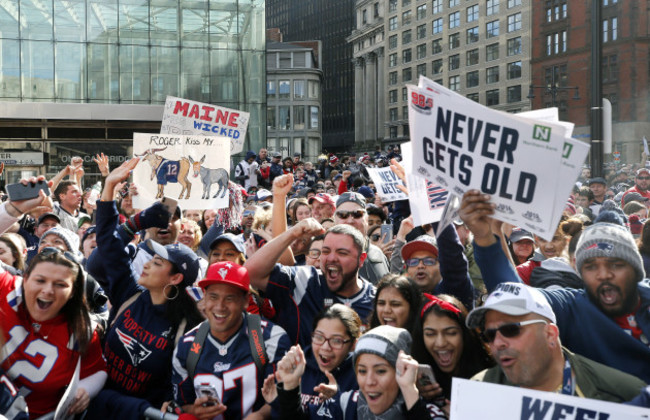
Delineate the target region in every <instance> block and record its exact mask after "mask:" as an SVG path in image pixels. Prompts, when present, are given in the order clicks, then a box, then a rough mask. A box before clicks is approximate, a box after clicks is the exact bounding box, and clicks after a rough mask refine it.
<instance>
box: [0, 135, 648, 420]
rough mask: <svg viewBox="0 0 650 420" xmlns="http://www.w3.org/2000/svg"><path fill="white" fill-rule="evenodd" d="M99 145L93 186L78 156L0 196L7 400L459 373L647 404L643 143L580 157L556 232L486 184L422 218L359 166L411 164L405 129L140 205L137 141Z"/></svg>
mask: <svg viewBox="0 0 650 420" xmlns="http://www.w3.org/2000/svg"><path fill="white" fill-rule="evenodd" d="M94 161H95V163H96V164H97V165H98V168H99V171H100V173H101V174H102V182H101V183H100V184H99V185H94V186H89V188H86V189H84V188H83V187H84V179H83V175H84V170H83V166H82V165H81V162H82V161H81V159H78V158H74V159H72V160H71V165H70V166H67V167H66V168H64V169H63V170H62V171H61V172H59V173H58V174H57V175H56V176H55V177H54V178H53V179H50V180H45V179H44V177H39V178H31V179H24V180H22V181H21V183H22V184H23V185H24V186H25V188H27V189H29V188H32V187H33V186H34V185H36V184H37V183H39V182H47V183H48V185H49V188H50V190H51V191H52V193H51V195H50V196H48V195H47V194H46V193H45V192H44V191H40V192H39V193H38V195H37V196H32V197H30V198H24V199H16V198H14V197H8V198H7V197H5V200H4V203H3V204H2V205H0V232H2V234H1V236H0V290H1V292H0V293H1V296H0V311H2V316H1V317H0V340H1V341H0V343H1V344H2V353H1V354H2V357H1V362H0V375H1V376H2V378H1V379H2V380H1V381H0V385H1V386H0V389H1V391H2V392H1V393H0V414H1V415H3V416H5V417H7V418H9V419H23V418H39V417H41V416H47V415H52V414H53V413H54V412H55V410H57V406H58V405H59V402H60V401H61V399H62V398H64V393H65V392H66V390H68V388H69V387H70V384H71V382H73V381H72V379H73V376H74V375H78V376H79V380H78V382H76V385H74V388H73V389H72V392H71V395H70V396H69V397H67V398H68V404H67V405H66V406H65V407H64V408H63V410H65V414H69V415H71V416H75V415H76V416H77V417H78V418H82V417H83V416H85V418H89V419H100V418H101V419H120V420H126V419H142V418H167V417H164V416H166V415H167V414H165V413H169V415H172V416H179V417H180V418H182V419H201V420H206V419H214V418H225V419H236V418H237V419H240V418H241V419H269V418H278V419H284V418H313V419H318V418H330V419H332V418H333V419H347V420H350V419H357V418H358V419H364V420H365V419H406V418H413V419H426V418H431V419H446V418H449V413H450V407H451V399H452V398H457V397H456V396H455V395H454V394H452V379H453V378H463V379H474V380H477V381H483V382H490V383H496V384H504V385H509V386H516V387H521V388H527V389H533V390H539V391H548V392H554V393H561V394H567V395H572V396H577V397H585V398H593V399H599V400H604V401H610V402H617V403H626V404H632V405H637V406H643V407H650V390H649V388H647V385H646V383H647V382H648V381H650V348H649V345H650V342H649V340H648V338H649V337H650V280H648V279H646V273H648V274H650V271H648V270H650V221H647V220H650V219H648V217H647V216H648V210H647V209H648V206H649V205H650V204H648V203H650V191H649V188H650V170H649V169H647V168H646V167H645V166H644V164H645V157H644V164H642V165H622V166H618V167H616V166H614V167H609V166H608V167H607V168H605V169H606V171H605V172H606V176H605V177H596V178H592V177H591V174H590V170H589V168H584V170H583V172H582V174H581V176H580V178H579V179H578V180H577V182H576V184H575V186H574V189H573V191H572V193H571V196H570V197H569V199H568V201H567V203H566V207H565V209H564V213H563V217H562V222H561V223H560V225H559V226H558V228H557V231H556V232H555V234H554V235H553V236H552V238H541V237H539V236H537V235H534V234H532V233H530V232H528V231H527V230H525V229H524V228H522V227H520V226H511V225H507V224H505V223H503V222H500V221H497V220H496V219H493V218H492V216H493V214H494V205H493V204H492V203H491V201H490V197H489V196H488V195H485V194H482V193H480V192H479V191H475V190H472V191H469V192H467V193H466V194H465V195H464V196H463V198H462V202H461V208H460V211H459V216H460V217H459V219H457V220H454V221H453V223H452V224H451V225H450V226H447V227H446V228H444V229H442V230H441V231H440V232H439V234H438V235H436V233H435V232H437V231H438V229H437V224H432V225H425V226H415V224H414V221H413V217H412V216H411V215H410V209H409V204H408V200H405V201H397V202H391V203H384V202H382V200H381V197H380V194H378V193H377V192H376V189H375V185H374V184H373V182H372V180H371V178H370V177H369V176H368V172H367V169H368V168H370V167H384V166H389V165H390V166H391V168H392V169H393V170H394V172H395V173H396V174H397V175H398V176H401V174H403V173H404V170H403V169H404V168H402V167H401V164H400V161H401V156H400V150H399V147H398V146H392V147H390V148H389V149H388V150H386V151H382V150H377V151H375V153H363V154H361V153H359V154H355V153H348V154H345V155H342V156H336V155H331V154H330V155H323V156H321V157H319V159H318V162H307V161H303V160H302V158H301V156H300V154H295V155H294V156H293V157H284V158H283V156H282V154H280V153H271V156H269V153H268V152H267V150H266V149H261V150H259V152H258V153H255V152H254V151H249V152H248V153H247V154H246V156H245V159H243V160H242V161H241V162H239V163H237V165H236V166H235V167H234V168H233V169H232V174H233V179H234V181H230V182H229V185H228V194H229V205H228V207H226V208H223V209H207V210H194V209H184V208H181V207H180V206H179V207H176V208H175V209H173V208H171V209H170V208H169V207H168V206H166V205H165V204H164V203H163V202H156V203H155V204H153V205H151V206H150V207H148V208H145V209H136V208H134V207H133V200H132V199H133V197H134V196H136V195H137V194H138V189H142V188H145V187H144V186H142V185H140V186H138V185H135V184H133V182H130V179H129V176H130V174H131V173H132V171H133V169H134V168H135V167H136V165H137V164H138V163H139V161H140V159H139V158H138V157H135V158H132V159H130V160H128V161H127V162H124V163H123V164H122V165H120V166H119V167H115V168H112V170H111V168H110V167H109V162H108V159H107V157H106V156H104V155H103V154H98V155H97V156H96V157H95V158H94ZM405 185H406V183H405ZM405 192H406V193H408V189H407V187H406V188H405ZM77 366H78V367H77ZM75 372H77V373H75ZM151 416H153V417H151ZM170 418H171V417H170Z"/></svg>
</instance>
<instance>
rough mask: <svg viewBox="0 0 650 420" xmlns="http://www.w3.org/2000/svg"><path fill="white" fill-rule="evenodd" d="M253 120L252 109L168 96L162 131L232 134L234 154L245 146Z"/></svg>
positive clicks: (202, 134)
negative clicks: (241, 109) (248, 110)
mask: <svg viewBox="0 0 650 420" xmlns="http://www.w3.org/2000/svg"><path fill="white" fill-rule="evenodd" d="M249 120H250V114H249V113H248V112H243V111H239V110H237V109H230V108H225V107H222V106H216V105H210V104H206V103H203V102H196V101H190V100H189V99H182V98H176V97H174V96H168V97H167V100H166V101H165V111H164V113H163V119H162V123H161V126H160V133H161V134H187V135H194V136H223V137H229V138H230V139H232V144H231V148H230V153H231V154H233V155H234V154H237V153H239V152H241V151H242V150H243V148H244V141H245V140H246V130H247V129H248V121H249Z"/></svg>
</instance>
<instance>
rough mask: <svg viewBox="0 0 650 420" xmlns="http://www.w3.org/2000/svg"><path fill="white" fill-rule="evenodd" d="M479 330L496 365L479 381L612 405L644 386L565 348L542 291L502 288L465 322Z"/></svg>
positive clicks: (512, 285)
mask: <svg viewBox="0 0 650 420" xmlns="http://www.w3.org/2000/svg"><path fill="white" fill-rule="evenodd" d="M466 322H467V326H468V327H469V328H471V329H475V328H479V329H481V331H482V337H483V340H484V341H485V342H486V343H487V344H488V345H489V346H490V351H491V353H492V356H493V357H494V360H496V362H497V366H494V367H492V368H489V369H486V370H484V371H482V372H479V373H478V374H476V375H475V376H474V378H472V379H475V380H480V381H483V382H489V383H496V384H502V385H514V386H518V387H522V388H528V389H535V390H538V391H546V392H561V393H562V394H564V395H572V396H578V397H585V398H592V399H597V400H603V401H611V402H618V403H621V402H626V401H629V400H631V399H632V398H634V397H635V396H637V395H638V394H639V392H640V391H641V389H642V388H643V387H644V386H645V384H644V383H643V381H641V380H640V379H638V378H636V377H634V376H632V375H628V374H626V373H623V372H621V371H619V370H616V369H612V368H611V367H608V366H605V365H602V364H600V363H596V362H594V361H592V360H589V359H587V358H586V357H583V356H580V355H579V354H574V353H572V352H570V351H569V350H568V349H566V348H564V347H562V344H561V342H560V336H559V330H558V327H557V325H556V324H555V322H556V318H555V314H554V313H553V309H551V306H550V305H549V304H548V301H547V300H546V298H545V297H544V295H542V293H541V292H540V291H539V290H538V289H534V288H532V287H528V286H526V285H524V284H521V283H501V284H500V285H498V286H497V288H496V290H495V291H494V292H492V294H490V296H489V297H488V298H487V300H486V301H485V305H483V306H482V307H480V308H476V309H474V310H473V311H472V312H470V313H469V315H468V317H467V321H466Z"/></svg>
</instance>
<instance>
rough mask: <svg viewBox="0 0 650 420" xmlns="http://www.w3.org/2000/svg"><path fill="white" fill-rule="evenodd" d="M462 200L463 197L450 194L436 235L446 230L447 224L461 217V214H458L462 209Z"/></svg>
mask: <svg viewBox="0 0 650 420" xmlns="http://www.w3.org/2000/svg"><path fill="white" fill-rule="evenodd" d="M460 201H461V198H460V197H458V196H457V195H454V194H449V198H447V203H446V204H445V208H444V209H443V211H442V217H441V218H440V223H438V231H437V232H436V236H439V235H440V234H442V231H443V230H445V228H446V227H447V226H449V225H451V224H452V223H454V220H457V219H460V216H459V215H458V211H459V210H460Z"/></svg>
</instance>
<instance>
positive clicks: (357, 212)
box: [336, 210, 366, 219]
mask: <svg viewBox="0 0 650 420" xmlns="http://www.w3.org/2000/svg"><path fill="white" fill-rule="evenodd" d="M365 214H366V211H365V210H351V211H345V210H338V211H337V212H336V215H337V216H338V217H339V218H340V219H347V218H348V217H350V216H352V217H354V218H355V219H361V218H362V217H363V216H364V215H365Z"/></svg>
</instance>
